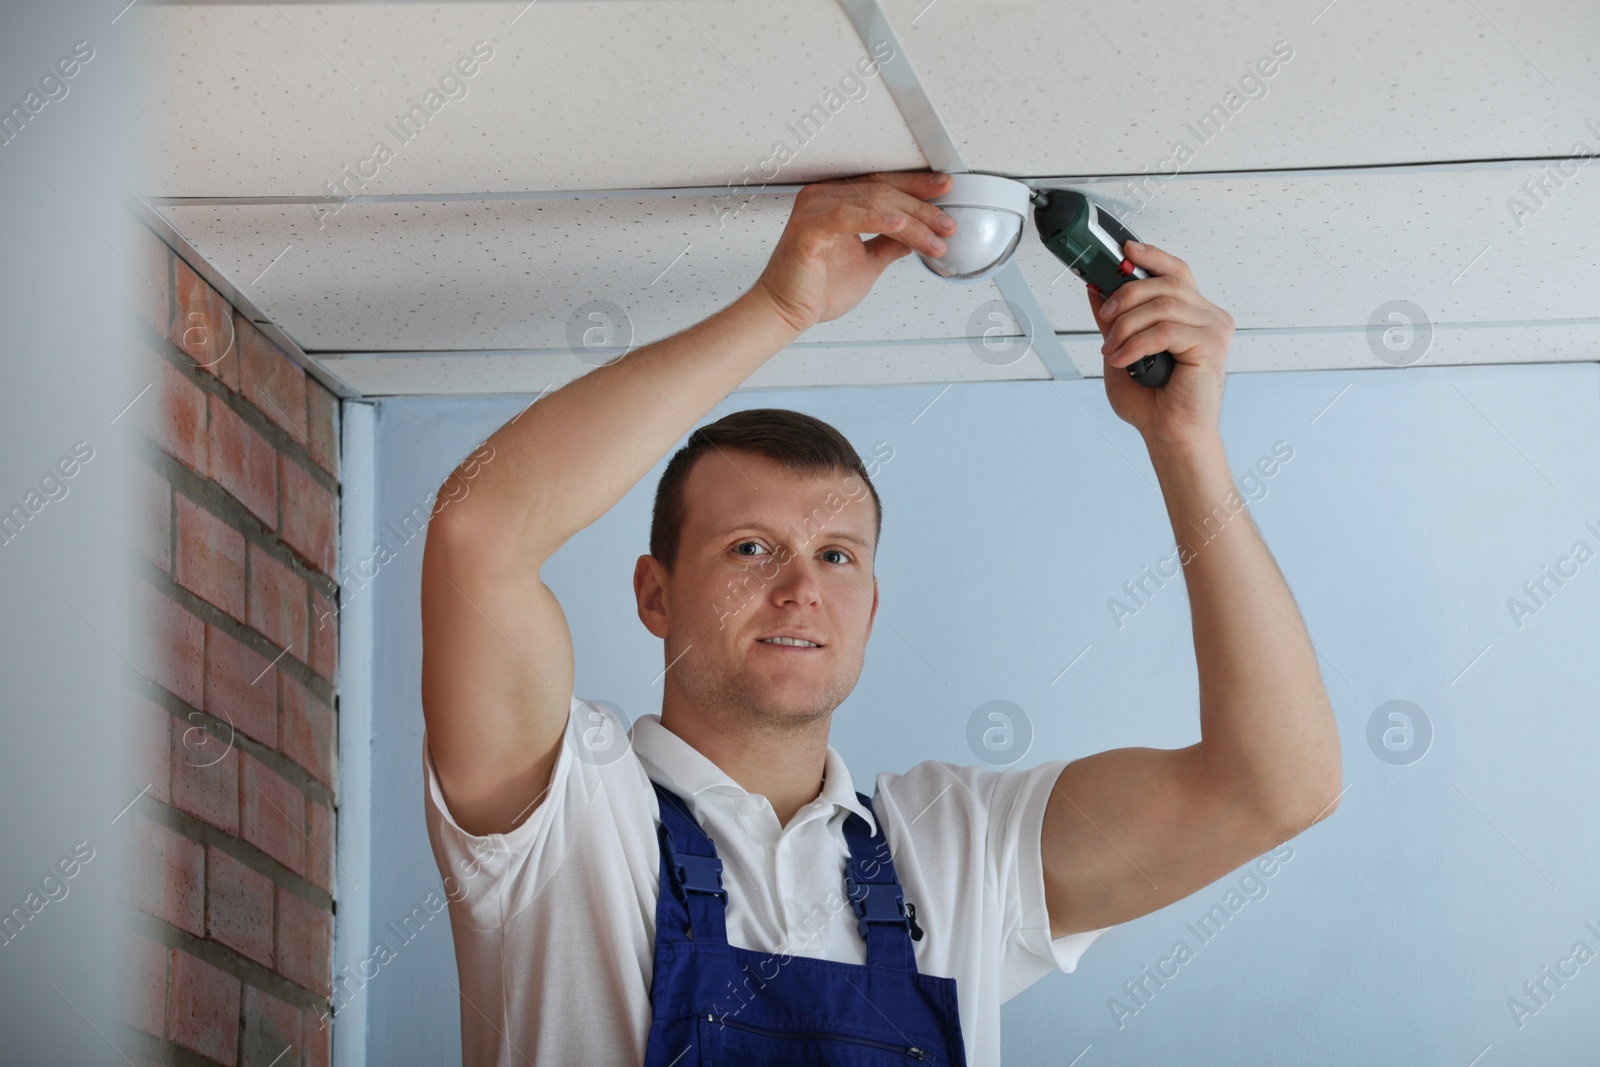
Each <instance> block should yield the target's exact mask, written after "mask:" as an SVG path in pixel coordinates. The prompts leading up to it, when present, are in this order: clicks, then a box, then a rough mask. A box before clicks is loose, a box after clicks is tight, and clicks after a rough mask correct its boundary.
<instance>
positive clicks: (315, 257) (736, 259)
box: [161, 193, 1020, 352]
mask: <svg viewBox="0 0 1600 1067" xmlns="http://www.w3.org/2000/svg"><path fill="white" fill-rule="evenodd" d="M793 203H794V198H793V197H792V196H789V195H785V194H780V193H768V194H762V195H759V196H755V197H753V198H752V199H751V200H750V201H749V203H748V204H746V205H745V206H744V207H743V209H742V210H741V211H740V212H739V213H738V214H737V215H730V216H724V215H721V214H719V213H718V212H717V211H716V210H715V207H716V205H715V204H714V203H713V198H711V197H705V196H700V197H681V196H659V197H649V198H644V199H636V198H624V197H610V196H605V197H601V196H591V197H560V198H541V199H532V200H497V201H473V202H466V201H449V202H443V203H440V202H432V203H395V204H366V203H352V204H345V205H342V206H341V209H340V210H339V211H338V213H337V214H335V215H331V216H329V217H327V218H324V219H321V220H319V219H318V217H317V216H316V215H315V213H314V212H315V210H316V209H315V208H313V206H312V205H308V204H292V205H212V206H181V205H167V206H164V207H163V208H162V209H161V210H162V213H163V215H164V217H165V218H166V219H167V220H168V221H169V222H170V223H171V224H172V226H173V227H174V228H175V229H176V230H177V231H178V232H179V233H181V234H183V235H184V237H185V238H186V239H187V240H188V241H189V242H190V243H191V244H193V245H194V247H195V248H196V250H197V251H199V253H200V254H201V255H203V256H204V257H205V258H206V259H207V260H208V261H210V262H211V263H212V264H214V265H215V266H216V267H217V268H218V269H219V270H220V271H221V272H222V273H223V274H225V275H226V276H227V277H228V278H229V279H230V280H232V281H233V283H234V284H235V286H236V287H238V288H239V289H240V290H241V291H242V292H243V293H245V294H246V295H247V296H248V297H249V299H250V300H251V301H252V302H253V303H255V305H256V306H257V307H259V308H261V309H262V310H263V311H264V312H265V313H266V314H267V315H268V316H269V317H270V318H271V319H272V320H273V321H274V322H276V323H278V325H280V326H281V327H282V328H283V329H284V331H285V332H287V333H288V334H289V336H291V337H293V338H294V339H295V341H296V342H297V343H298V344H299V345H300V347H301V348H303V349H305V350H306V351H309V352H318V351H421V350H430V349H445V350H458V349H478V348H508V349H509V348H516V349H524V348H533V349H552V350H561V351H564V350H566V349H568V348H569V346H570V345H571V344H572V343H573V342H572V341H570V339H569V328H570V327H571V326H572V325H573V324H574V323H577V326H578V329H579V330H580V331H581V330H582V329H583V328H585V327H586V326H588V325H589V322H590V320H588V319H587V318H586V317H584V315H583V314H581V312H582V311H583V309H584V308H585V306H586V305H587V304H588V303H589V302H590V301H594V300H606V301H610V302H611V303H612V304H615V305H617V306H618V307H620V308H621V309H622V310H623V312H624V313H625V316H626V320H627V321H628V322H631V324H632V330H633V338H634V340H635V342H636V343H644V342H648V341H652V340H656V339H658V338H661V337H665V336H668V335H669V334H672V333H676V332H677V331H679V330H682V329H685V328H687V327H689V326H692V325H694V324H695V323H697V322H699V321H701V320H702V319H704V318H706V317H707V316H709V315H711V314H712V313H714V312H715V311H717V310H718V309H720V308H722V307H725V306H726V305H727V304H729V303H730V302H732V301H733V300H734V299H736V298H737V297H738V296H739V295H740V294H741V293H743V292H745V291H746V290H748V289H749V288H750V286H751V285H753V284H754V283H755V281H756V279H757V278H758V277H760V275H761V272H762V270H763V269H764V268H765V266H766V264H767V261H768V259H769V258H770V257H771V255H772V249H773V248H774V246H776V244H777V242H778V238H779V235H780V234H781V233H782V232H783V228H784V224H785V222H786V221H787V220H788V217H789V213H790V210H791V208H792V206H793ZM319 207H320V206H319ZM319 226H320V228H319ZM996 301H999V291H998V290H997V289H996V288H995V287H994V285H993V284H991V283H980V284H978V285H952V284H950V283H948V282H946V281H944V280H942V279H940V278H938V277H936V276H935V275H933V274H932V273H930V272H929V271H928V270H926V269H925V268H924V267H923V266H922V265H921V263H919V262H917V261H916V260H915V259H914V257H912V256H905V257H903V258H902V259H900V260H899V261H897V262H895V263H892V264H890V266H889V267H888V269H887V270H886V271H885V272H884V274H883V276H882V277H880V278H879V280H878V282H877V284H876V285H875V286H874V287H873V289H872V291H871V292H870V293H869V294H868V295H867V297H866V299H864V300H863V301H862V302H861V303H860V304H859V305H857V306H856V307H855V308H854V309H853V310H851V311H850V312H849V313H847V314H846V315H844V316H841V317H840V318H838V319H835V320H833V321H832V322H826V323H822V324H820V325H818V326H815V327H813V328H812V329H810V330H808V331H807V332H806V335H805V337H806V340H807V341H815V342H820V341H833V342H841V341H850V342H860V341H890V340H915V339H921V338H962V337H967V336H969V335H973V336H976V335H979V334H981V332H982V329H983V328H985V327H986V326H988V325H990V324H991V323H992V320H989V319H987V318H986V316H987V315H988V313H989V312H991V311H997V312H1000V313H1001V314H1002V325H1004V326H1005V327H1006V328H1008V329H1009V330H1010V332H1012V333H1020V330H1019V329H1018V328H1017V326H1016V323H1015V320H1014V319H1012V318H1011V317H1010V314H1009V311H1008V310H1007V309H1006V305H1005V304H1004V303H1003V302H999V303H995V302H996ZM613 314H614V313H613ZM615 324H616V325H617V326H618V327H619V328H621V327H622V325H623V322H622V319H621V318H618V319H617V321H616V323H615ZM578 343H580V344H581V342H578ZM617 343H620V344H626V342H625V341H619V342H617Z"/></svg>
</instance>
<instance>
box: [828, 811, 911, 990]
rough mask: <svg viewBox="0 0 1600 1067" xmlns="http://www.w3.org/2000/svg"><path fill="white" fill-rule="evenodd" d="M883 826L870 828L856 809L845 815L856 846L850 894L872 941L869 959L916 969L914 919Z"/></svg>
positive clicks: (847, 877)
mask: <svg viewBox="0 0 1600 1067" xmlns="http://www.w3.org/2000/svg"><path fill="white" fill-rule="evenodd" d="M856 797H857V799H859V800H860V801H861V804H862V806H863V807H865V808H866V809H867V810H868V811H873V813H874V815H876V811H875V810H874V809H873V807H872V798H871V797H868V796H867V795H866V794H865V793H857V794H856ZM877 831H878V832H877V833H875V834H874V833H870V832H869V831H868V828H867V822H866V820H865V819H863V818H862V817H861V816H859V815H857V814H855V813H854V812H851V813H850V816H849V817H848V818H847V819H845V823H844V837H845V841H846V842H847V843H848V844H849V846H850V862H849V864H848V865H847V866H846V867H845V873H844V885H845V895H846V897H847V898H848V899H849V901H850V907H851V908H852V909H854V911H855V913H856V929H858V930H860V931H861V936H862V937H863V938H864V939H865V940H866V942H867V964H868V965H869V966H873V967H894V968H896V969H897V970H905V971H910V972H912V973H913V974H915V973H916V970H917V960H916V954H915V953H914V952H913V951H912V948H911V928H912V922H911V919H910V918H909V916H908V915H907V913H906V903H905V896H904V894H902V893H901V891H900V881H899V879H898V878H896V877H895V873H894V859H893V857H892V856H891V855H890V849H889V841H888V839H887V838H886V837H885V836H884V834H883V826H882V823H881V822H880V823H879V825H878V828H877ZM918 932H919V933H920V931H918Z"/></svg>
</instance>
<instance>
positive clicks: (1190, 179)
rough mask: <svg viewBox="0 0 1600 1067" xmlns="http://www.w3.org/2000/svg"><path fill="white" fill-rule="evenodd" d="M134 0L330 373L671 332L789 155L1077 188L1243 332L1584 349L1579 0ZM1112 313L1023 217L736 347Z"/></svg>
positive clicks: (376, 376) (846, 165) (1485, 354)
mask: <svg viewBox="0 0 1600 1067" xmlns="http://www.w3.org/2000/svg"><path fill="white" fill-rule="evenodd" d="M135 14H137V16H138V17H139V19H140V20H141V21H140V23H139V25H140V32H141V33H143V34H145V35H146V36H147V41H146V43H145V47H144V49H143V53H144V55H145V56H146V58H147V63H148V67H147V83H146V84H147V90H146V92H145V95H144V100H143V107H142V121H143V123H144V124H145V127H146V132H147V137H146V138H145V140H146V143H149V144H152V145H153V146H154V151H153V152H152V154H151V156H150V158H149V160H148V162H147V169H146V172H145V173H144V174H142V175H141V176H139V179H138V183H139V184H138V191H139V193H140V194H141V196H142V197H143V198H144V201H145V203H146V204H147V205H148V209H149V212H150V216H149V217H150V221H152V223H153V224H154V225H156V226H157V228H158V229H162V230H163V231H164V232H166V234H167V235H168V236H169V238H171V239H173V240H174V241H175V242H176V243H179V244H180V245H181V246H184V247H186V248H187V249H191V250H192V251H193V253H194V254H195V255H196V256H197V257H199V258H201V259H203V260H204V265H203V266H204V270H205V271H206V272H207V273H208V274H209V275H210V276H211V277H212V280H213V281H214V282H216V283H217V284H219V285H220V286H222V287H223V288H224V289H225V290H226V291H227V292H228V293H229V295H230V296H232V297H234V298H235V299H236V300H238V301H239V302H240V304H241V305H242V306H244V307H246V308H247V309H248V310H249V311H250V313H251V314H252V316H253V317H255V318H257V319H259V320H261V321H262V322H263V323H265V324H270V329H271V331H272V332H274V333H275V334H276V335H277V336H278V337H279V339H280V340H281V341H283V343H285V344H286V345H287V346H290V347H291V348H293V349H294V351H295V354H296V355H297V356H299V357H301V358H303V359H305V360H306V361H307V362H308V366H309V368H310V369H311V370H312V371H313V372H314V373H316V374H317V375H318V376H319V377H321V378H323V380H324V381H326V382H328V383H329V384H331V385H335V386H336V387H337V388H338V389H339V390H340V391H341V392H343V393H344V394H345V395H394V394H417V393H494V392H532V393H537V392H540V391H542V390H544V389H546V388H550V387H553V386H559V385H560V384H562V383H563V382H565V381H567V380H570V379H571V378H572V377H575V376H577V375H580V374H582V373H584V372H586V371H587V370H588V369H590V367H591V366H592V365H593V363H594V362H595V356H594V354H593V353H584V355H585V356H586V357H587V360H585V359H580V358H579V357H578V356H575V355H574V354H573V351H572V346H571V344H570V341H569V323H570V322H571V321H572V320H573V317H574V314H575V313H577V312H578V311H579V309H580V307H582V306H583V305H585V304H586V303H588V302H590V301H594V300H604V301H608V302H609V303H611V304H613V305H615V306H616V307H617V308H620V309H621V311H622V316H621V319H622V331H623V333H624V334H625V335H626V338H625V340H626V341H628V342H631V343H633V344H634V345H637V344H642V343H645V342H648V341H650V340H654V339H657V338H659V337H662V336H666V335H667V334H670V333H672V332H675V331H677V330H680V329H682V328H684V327H686V326H688V325H690V324H692V323H693V322H695V321H698V320H699V319H701V318H704V317H705V316H706V315H708V314H710V313H711V312H713V311H715V310H717V309H718V308H720V307H722V306H724V305H726V304H727V303H728V302H729V301H731V300H732V299H734V298H735V297H736V296H738V295H739V294H740V293H741V292H743V291H744V290H745V289H747V288H748V287H749V285H750V284H751V283H752V282H753V281H754V280H755V278H756V276H757V275H758V274H759V273H760V271H761V269H762V267H763V266H764V265H765V263H766V260H767V256H768V255H769V254H770V252H771V249H772V247H773V245H774V244H775V242H776V240H777V237H778V234H779V233H780V232H781V231H782V228H783V225H784V221H785V219H786V218H787V216H788V212H789V207H790V204H791V202H792V196H793V192H794V190H795V189H796V188H798V186H800V185H802V184H804V183H807V182H810V181H816V180H825V179H831V178H842V177H846V176H856V175H860V174H862V173H865V172H868V171H872V170H895V169H921V168H924V167H928V166H938V167H943V168H946V169H956V170H975V171H982V172H987V173H1002V174H1007V175H1010V176H1012V177H1017V178H1020V179H1023V180H1026V181H1029V182H1030V183H1031V184H1034V185H1065V186H1070V187H1073V188H1078V189H1082V190H1085V191H1086V192H1088V193H1089V194H1090V195H1091V196H1093V197H1094V198H1095V199H1096V200H1097V201H1098V202H1099V203H1101V204H1102V205H1103V206H1104V207H1107V208H1109V209H1111V210H1113V211H1114V212H1116V213H1117V214H1118V215H1120V216H1121V217H1122V218H1123V219H1124V221H1126V222H1127V223H1128V224H1129V225H1130V227H1131V228H1132V229H1133V230H1134V231H1135V232H1137V233H1138V234H1140V235H1141V236H1142V237H1145V238H1147V239H1148V240H1150V241H1151V242H1153V243H1155V244H1158V245H1160V246H1162V247H1164V248H1166V249H1168V250H1169V251H1172V252H1174V253H1176V254H1178V255H1180V256H1182V257H1183V258H1184V259H1186V260H1187V261H1188V262H1189V263H1190V265H1191V267H1192V268H1193V269H1194V271H1195V274H1196V276H1197V278H1198V280H1199V283H1200V286H1201V289H1202V291H1203V292H1204V293H1205V294H1206V296H1207V297H1208V298H1210V299H1211V300H1213V301H1215V302H1217V303H1218V304H1220V305H1222V306H1223V307H1226V308H1227V309H1228V310H1229V311H1230V312H1231V313H1232V314H1233V316H1234V319H1235V321H1236V323H1237V326H1238V334H1237V337H1236V340H1235V344H1234V348H1233V355H1232V357H1231V359H1230V367H1232V368H1233V369H1235V370H1242V371H1248V370H1263V369H1312V368H1326V367H1384V366H1387V365H1388V364H1387V363H1386V362H1384V361H1382V360H1380V358H1379V357H1378V355H1377V354H1375V353H1376V351H1377V349H1376V347H1375V344H1374V340H1373V339H1374V336H1375V330H1374V328H1373V327H1371V325H1370V322H1371V320H1372V317H1373V315H1374V312H1375V311H1377V310H1378V309H1379V308H1380V306H1382V305H1385V304H1387V303H1388V302H1390V301H1395V300H1405V301H1409V302H1410V303H1411V304H1413V305H1415V306H1416V307H1418V308H1420V309H1421V311H1422V313H1423V314H1424V315H1425V316H1426V317H1427V322H1428V323H1429V324H1430V325H1431V327H1432V337H1431V341H1430V342H1429V344H1428V346H1427V351H1426V355H1425V356H1423V357H1422V359H1421V360H1420V362H1418V363H1415V364H1413V365H1430V364H1435V365H1436V364H1440V363H1473V362H1521V361H1527V362H1536V361H1552V360H1593V359H1596V358H1600V302H1597V301H1596V299H1595V293H1596V292H1597V291H1600V286H1597V284H1596V283H1597V281H1600V264H1597V258H1600V255H1597V252H1596V242H1595V241H1594V240H1593V238H1592V235H1593V234H1594V233H1596V232H1600V179H1597V178H1594V177H1592V176H1590V174H1589V171H1590V170H1591V169H1600V167H1591V166H1589V165H1588V162H1587V161H1586V160H1585V159H1584V156H1585V155H1586V154H1588V153H1592V152H1594V151H1595V150H1596V149H1600V106H1596V105H1595V104H1594V101H1597V100H1600V60H1597V58H1596V57H1597V56H1600V9H1596V8H1595V6H1594V5H1593V3H1592V0H1591V2H1584V3H1579V2H1572V3H1558V2H1540V3H1533V4H1522V5H1518V6H1515V7H1511V6H1496V5H1493V4H1489V3H1473V2H1469V0H1462V2H1461V3H1459V4H1447V5H1443V6H1433V5H1423V4H1405V3H1402V4H1394V3H1390V4H1384V5H1381V6H1380V5H1378V4H1375V3H1371V2H1366V0H1335V2H1334V3H1332V4H1326V5H1325V6H1324V5H1323V4H1322V3H1312V4H1310V5H1306V4H1298V3H1297V4H1293V5H1290V4H1281V3H1279V4H1262V3H1249V4H1245V3H1238V4H1227V5H1223V4H1208V5H1204V6H1200V5H1193V4H1185V3H1179V2H1175V0H1159V2H1157V0H1146V2H1132V3H1126V4H1122V5H1118V6H1115V7H1110V8H1105V7H1100V8H1085V7H1082V6H1079V5H1074V4H1070V3H1068V4H1061V3H1058V2H1055V0H1023V2H1018V0H1008V2H1005V3H999V2H993V0H933V2H932V3H929V2H928V0H878V2H876V3H864V2H861V0H844V2H843V3H840V2H836V0H770V2H751V0H540V2H537V3H533V4H527V3H525V2H524V0H514V2H511V3H481V4H432V3H428V4H393V5H369V4H337V5H311V4H287V3H285V4H268V5H253V4H227V5H216V6H211V5H171V6H151V7H144V6H141V7H140V8H138V9H136V10H135V12H132V13H130V15H129V17H130V18H132V17H134V15H135ZM475 46H476V53H474V48H475ZM869 47H870V49H871V51H870V52H869ZM486 56H487V57H488V58H484V57H486ZM874 56H876V57H877V58H878V59H880V60H882V61H883V65H882V67H881V69H879V68H872V67H870V66H868V64H870V62H871V60H872V58H873V57H874ZM458 61H459V62H461V64H462V65H461V66H459V67H458V66H456V64H457V63H458ZM467 70H470V71H471V73H470V75H469V74H466V73H464V72H465V71H467ZM863 70H871V71H872V76H870V77H865V76H862V71H863ZM1269 72H1270V73H1269ZM1241 79H1243V81H1241ZM830 89H832V90H836V93H835V94H834V95H831V96H830V95H829V90H830ZM430 90H432V91H435V92H437V93H438V94H439V95H436V96H434V97H433V98H432V99H431V100H429V99H428V98H427V96H426V94H428V93H429V91H430ZM1230 91H1233V92H1234V93H1235V94H1236V95H1234V96H1232V97H1231V98H1230V97H1229V93H1230ZM413 104H419V105H424V110H423V111H421V112H415V113H412V114H413V118H412V123H413V126H412V127H411V128H407V129H404V130H402V128H401V125H400V119H399V117H400V116H402V115H404V114H407V113H408V110H409V109H410V108H411V106H412V105H413ZM1586 106H1587V108H1588V110H1587V111H1586V110H1585V107H1586ZM429 107H431V108H432V110H431V111H429V110H427V108H429ZM813 109H816V110H813ZM808 113H810V114H812V115H813V116H820V118H818V117H814V118H813V119H812V122H811V125H810V127H808V128H802V126H801V120H802V117H803V116H805V115H807V114H808ZM418 114H420V115H421V116H422V117H421V119H420V120H419V119H418V118H417V117H416V116H417V115H418ZM1207 116H1210V118H1209V125H1207V124H1206V121H1205V120H1206V119H1207ZM419 127H420V128H419ZM379 142H382V143H384V145H385V146H386V153H387V154H386V155H380V154H379V153H377V152H376V151H375V148H376V145H377V144H378V143H379ZM775 142H782V143H783V145H784V146H785V147H786V149H787V150H788V152H789V154H788V155H784V156H775V154H774V153H775V148H774V143H775ZM775 160H781V162H775ZM341 182H342V183H343V185H342V187H341V186H340V185H339V184H338V183H341ZM995 325H998V326H1000V327H1001V328H1002V330H1004V331H1005V332H1006V333H1009V334H1014V335H1018V336H1019V337H1022V339H1023V341H1024V342H1025V343H1019V344H1018V345H1016V346H1015V354H1014V355H1010V356H1006V357H1005V358H1004V359H997V358H995V357H994V356H993V354H992V353H991V354H986V353H984V351H983V346H982V344H981V342H979V341H978V340H977V338H978V337H979V336H980V335H981V333H982V331H983V330H984V329H986V328H990V327H992V326H995ZM1099 340H1100V338H1099V334H1098V332H1097V331H1095V328H1094V326H1093V323H1092V322H1091V320H1090V318H1089V314H1088V306H1087V301H1086V300H1085V297H1084V294H1083V288H1082V285H1081V283H1078V282H1077V281H1076V279H1075V278H1073V277H1072V276H1071V275H1070V274H1065V273H1064V271H1063V270H1062V267H1061V264H1060V263H1059V262H1058V261H1056V260H1055V259H1054V258H1053V257H1052V256H1051V255H1050V254H1049V253H1047V252H1046V251H1045V250H1044V249H1043V247H1042V246H1041V245H1039V243H1038V242H1037V241H1036V240H1034V239H1033V238H1032V236H1031V227H1030V235H1029V237H1028V238H1027V239H1025V241H1024V243H1023V245H1022V247H1021V249H1020V251H1019V253H1018V256H1017V259H1016V262H1015V264H1014V266H1013V267H1012V268H1010V269H1008V271H1007V272H1005V273H1004V274H1003V275H1002V276H1001V277H1000V278H999V279H997V280H996V281H995V282H991V283H985V284H982V285H978V286H957V285H952V284H950V283H947V282H944V281H942V280H940V279H937V278H935V277H934V276H932V275H931V274H929V273H927V272H926V271H924V270H923V269H922V268H921V267H920V266H919V265H918V264H917V263H916V262H915V260H914V259H913V258H907V259H903V260H901V261H900V262H898V263H896V264H894V265H893V266H892V267H891V268H890V269H889V271H888V272H887V273H886V274H885V276H884V277H883V278H882V279H881V280H880V281H879V283H878V284H877V286H876V287H875V288H874V290H873V291H872V293H871V294H870V295H869V296H868V297H867V299H866V300H865V301H863V303H862V304H861V305H859V306H858V307H857V308H856V309H854V310H853V311H852V312H850V313H849V314H847V315H846V316H844V317H843V318H841V319H838V320H835V321H834V322H831V323H826V324H823V325H820V326H818V327H816V328H814V329H812V330H810V331H808V332H807V333H806V334H805V335H804V337H802V338H801V339H800V340H799V341H797V342H796V343H795V344H792V345H790V346H789V348H787V349H786V350H785V351H783V352H782V353H779V354H778V355H777V356H776V357H774V358H773V359H772V360H771V361H769V362H768V363H767V364H766V365H765V366H764V367H762V368H761V369H760V370H759V371H757V372H756V374H755V375H753V376H752V377H751V378H750V379H749V381H748V382H747V385H748V386H750V387H761V386H788V385H831V384H875V383H888V382H945V381H957V380H974V379H994V378H1049V377H1062V378H1065V377H1078V376H1093V375H1098V374H1100V373H1101V364H1100V355H1099ZM620 350H621V349H620V348H619V349H618V351H620ZM986 356H987V358H986Z"/></svg>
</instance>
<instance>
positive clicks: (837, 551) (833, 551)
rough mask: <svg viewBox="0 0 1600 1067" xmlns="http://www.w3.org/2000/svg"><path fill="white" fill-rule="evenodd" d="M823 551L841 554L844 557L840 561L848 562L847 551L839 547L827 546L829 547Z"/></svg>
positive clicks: (836, 554) (848, 555)
mask: <svg viewBox="0 0 1600 1067" xmlns="http://www.w3.org/2000/svg"><path fill="white" fill-rule="evenodd" d="M824 552H827V553H832V554H833V555H835V556H843V557H844V559H843V560H842V561H841V562H844V563H848V562H850V554H849V553H847V552H844V551H842V550H841V549H837V548H829V549H825V550H824Z"/></svg>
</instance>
